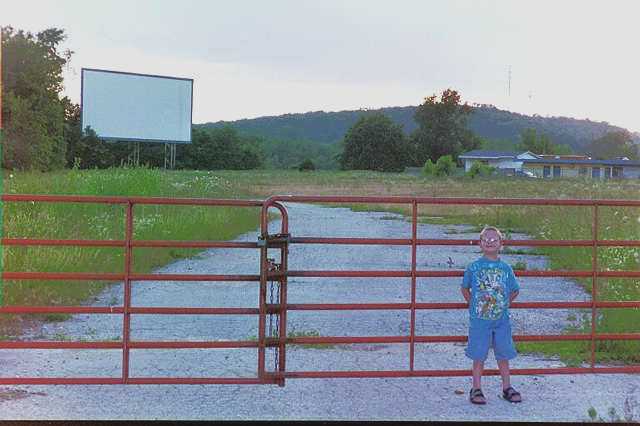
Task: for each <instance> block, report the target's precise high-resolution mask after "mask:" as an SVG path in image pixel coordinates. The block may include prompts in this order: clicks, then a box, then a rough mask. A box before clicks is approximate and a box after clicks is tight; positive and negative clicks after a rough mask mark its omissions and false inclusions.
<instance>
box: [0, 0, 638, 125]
mask: <svg viewBox="0 0 640 426" xmlns="http://www.w3.org/2000/svg"><path fill="white" fill-rule="evenodd" d="M0 24H1V25H11V26H13V27H14V28H16V29H24V30H29V31H32V32H37V31H40V30H43V29H45V28H48V27H59V28H63V29H64V30H65V31H66V33H67V35H68V39H67V41H66V43H65V46H64V47H68V48H70V49H71V50H73V51H74V52H75V53H74V55H73V58H72V61H71V66H70V68H69V69H68V70H67V71H66V74H65V85H66V93H67V95H68V96H69V97H70V98H72V99H73V100H74V101H76V102H79V99H80V70H81V68H83V67H84V68H100V69H109V70H116V71H128V72H137V73H148V74H158V75H168V76H176V77H186V78H193V79H194V110H193V121H194V122H195V123H201V122H206V121H218V120H235V119H240V118H251V117H258V116H264V115H279V114H285V113H297V112H308V111H318V110H324V111H339V110H344V109H359V108H379V107H385V106H406V105H418V104H419V103H421V102H423V100H424V97H426V96H429V95H431V94H433V93H440V92H441V91H442V90H443V89H446V88H449V87H450V88H454V89H456V90H458V91H459V92H460V93H461V94H462V96H463V99H464V100H466V101H468V102H470V103H472V102H475V103H487V104H493V105H496V106H497V107H499V108H503V109H508V110H511V111H516V112H521V113H525V114H534V113H536V114H539V115H543V116H568V117H575V118H589V119H591V120H594V121H608V122H610V123H611V124H615V125H619V126H622V127H626V128H629V129H630V130H633V131H640V108H639V107H638V101H639V100H640V1H637V0H628V1H622V0H618V1H616V0H609V1H604V0H603V1H585V0H581V1H569V0H566V1H562V0H554V1H544V0H531V1H524V0H523V1H515V0H507V1H488V0H486V1H485V0H470V1H451V0H447V1H445V0H443V1H425V0H416V1H402V0H398V1H391V0H386V1H378V0H351V1H350V0H342V1H337V0H317V1H303V0H282V1H279V0H269V1H262V0H255V1H243V0H234V1H229V0H225V1H211V0H209V1H205V0H202V1H196V0H189V1H188V0H181V1H175V0H166V1H165V0H155V1H151V0H147V1H140V0H127V1H121V0H110V1H90V0H55V1H53V0H42V1H35V0H21V1H15V0H11V1H7V2H5V3H4V4H3V5H2V8H1V11H0ZM509 68H511V93H510V95H509V92H508V85H509Z"/></svg>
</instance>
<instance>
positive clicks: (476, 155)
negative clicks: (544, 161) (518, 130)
mask: <svg viewBox="0 0 640 426" xmlns="http://www.w3.org/2000/svg"><path fill="white" fill-rule="evenodd" d="M458 158H460V159H461V160H462V161H464V171H465V172H468V171H469V170H470V169H471V166H473V163H476V162H480V163H482V164H486V165H487V166H490V167H495V168H496V169H498V170H500V171H501V172H502V173H505V174H515V172H517V171H521V170H522V164H523V160H536V159H539V158H540V157H539V156H538V155H536V154H534V153H532V152H529V151H525V152H523V153H521V154H518V153H517V152H509V151H484V150H480V149H476V150H473V151H469V152H465V153H464V154H462V155H461V156H459V157H458Z"/></svg>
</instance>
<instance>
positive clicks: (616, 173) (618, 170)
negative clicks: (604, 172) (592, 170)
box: [611, 167, 622, 178]
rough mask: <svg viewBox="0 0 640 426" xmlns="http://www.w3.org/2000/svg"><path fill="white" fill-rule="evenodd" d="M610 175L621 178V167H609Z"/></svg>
mask: <svg viewBox="0 0 640 426" xmlns="http://www.w3.org/2000/svg"><path fill="white" fill-rule="evenodd" d="M611 176H612V177H614V178H621V177H622V167H614V168H613V169H611Z"/></svg>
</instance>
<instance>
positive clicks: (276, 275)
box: [258, 200, 289, 387]
mask: <svg viewBox="0 0 640 426" xmlns="http://www.w3.org/2000/svg"><path fill="white" fill-rule="evenodd" d="M271 206H272V207H276V208H277V209H278V210H280V213H281V214H282V224H281V229H280V230H281V232H280V233H279V234H273V235H269V226H268V210H269V207H271ZM288 229H289V220H288V214H287V210H286V209H285V208H284V206H283V205H281V204H279V203H271V202H270V200H267V201H266V202H265V203H264V204H263V206H262V214H261V235H260V237H259V240H258V245H259V246H260V296H259V297H260V306H259V319H258V377H259V378H260V380H261V381H262V382H263V383H277V384H278V386H281V387H284V383H285V379H284V376H282V374H284V372H285V367H286V343H287V342H286V339H287V326H286V322H287V268H288V266H287V265H288V256H289V234H288V233H287V232H288ZM269 248H280V263H276V262H275V260H273V259H270V258H269ZM274 281H277V282H278V283H279V286H278V294H277V302H276V303H273V300H270V301H269V302H271V303H270V304H269V305H267V282H274ZM271 291H273V288H272V289H271ZM270 296H271V297H273V294H271V295H270ZM267 314H269V316H270V317H269V323H270V324H271V318H272V317H271V315H276V332H277V337H275V338H274V336H271V335H269V336H267V335H266V325H267ZM269 331H270V332H271V331H272V330H271V329H270V330H269ZM267 346H269V347H273V348H275V350H276V358H275V365H274V371H273V374H268V373H267V369H266V365H265V364H266V363H265V358H266V347H267ZM278 374H279V375H280V377H276V378H275V379H274V378H273V377H271V378H270V379H268V376H277V375H278Z"/></svg>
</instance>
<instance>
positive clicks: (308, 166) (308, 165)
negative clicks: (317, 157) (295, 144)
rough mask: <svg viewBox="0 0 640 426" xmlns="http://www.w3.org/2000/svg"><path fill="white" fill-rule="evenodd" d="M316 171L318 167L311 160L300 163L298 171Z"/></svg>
mask: <svg viewBox="0 0 640 426" xmlns="http://www.w3.org/2000/svg"><path fill="white" fill-rule="evenodd" d="M315 169H316V165H315V164H313V161H311V160H310V159H308V158H307V159H305V160H304V161H303V162H302V163H300V165H299V166H298V170H299V171H301V172H305V171H312V170H315Z"/></svg>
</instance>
